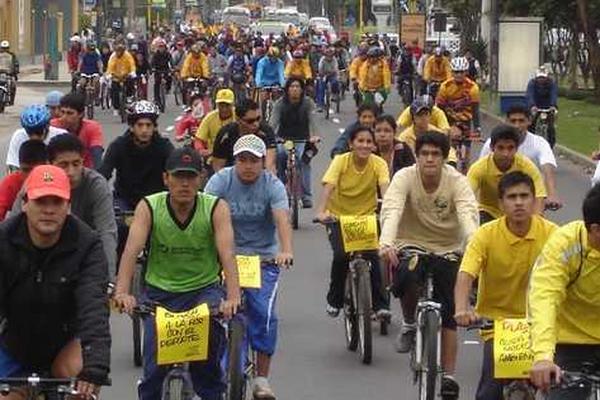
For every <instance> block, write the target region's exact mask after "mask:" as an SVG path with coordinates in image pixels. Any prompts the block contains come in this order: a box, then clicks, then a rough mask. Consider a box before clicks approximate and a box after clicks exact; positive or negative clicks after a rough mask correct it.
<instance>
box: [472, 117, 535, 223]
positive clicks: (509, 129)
mask: <svg viewBox="0 0 600 400" xmlns="http://www.w3.org/2000/svg"><path fill="white" fill-rule="evenodd" d="M490 137H491V141H490V143H491V147H492V153H491V154H489V155H488V156H486V157H484V158H481V159H479V160H478V161H476V162H475V163H474V164H473V165H471V168H469V172H468V173H467V178H468V179H469V183H470V184H471V188H472V189H473V191H474V192H475V194H476V195H477V200H478V202H479V210H480V211H479V216H480V217H479V218H480V220H481V223H482V224H484V223H486V222H489V221H491V220H493V219H496V218H498V217H500V216H502V215H503V213H502V210H501V208H500V204H499V200H500V199H499V197H498V182H499V181H500V178H501V177H502V175H504V174H507V173H509V172H512V171H522V172H524V173H526V174H527V175H529V176H530V177H531V178H532V179H533V182H534V183H535V197H536V212H537V213H540V214H541V213H542V212H543V211H544V207H543V203H544V198H545V197H546V188H545V187H544V180H543V179H542V175H541V174H540V171H539V170H538V169H537V167H536V166H535V164H534V163H533V162H532V161H530V160H529V159H528V158H527V157H525V156H524V155H521V154H518V153H517V149H518V148H519V143H520V135H519V130H518V129H517V128H515V127H514V126H512V125H506V124H501V125H498V126H497V127H495V128H494V129H493V130H492V133H491V135H490Z"/></svg>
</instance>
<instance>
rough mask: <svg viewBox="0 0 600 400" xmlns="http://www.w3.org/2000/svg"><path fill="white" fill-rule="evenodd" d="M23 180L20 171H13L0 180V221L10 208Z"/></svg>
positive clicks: (23, 177)
mask: <svg viewBox="0 0 600 400" xmlns="http://www.w3.org/2000/svg"><path fill="white" fill-rule="evenodd" d="M24 182H25V176H24V175H23V173H22V172H21V171H16V172H13V173H12V174H9V175H7V176H5V177H4V179H2V181H0V221H2V220H4V218H6V213H8V212H9V211H10V210H11V209H12V206H13V203H14V202H15V200H16V199H17V195H18V194H19V192H20V191H21V187H22V186H23V183H24Z"/></svg>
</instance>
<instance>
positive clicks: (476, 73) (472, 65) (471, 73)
mask: <svg viewBox="0 0 600 400" xmlns="http://www.w3.org/2000/svg"><path fill="white" fill-rule="evenodd" d="M465 58H466V59H467V61H468V62H469V68H468V69H467V77H468V78H469V79H470V80H472V81H473V82H477V79H478V78H479V77H480V76H481V64H479V61H477V59H476V58H475V57H474V56H473V52H472V51H471V50H467V51H465Z"/></svg>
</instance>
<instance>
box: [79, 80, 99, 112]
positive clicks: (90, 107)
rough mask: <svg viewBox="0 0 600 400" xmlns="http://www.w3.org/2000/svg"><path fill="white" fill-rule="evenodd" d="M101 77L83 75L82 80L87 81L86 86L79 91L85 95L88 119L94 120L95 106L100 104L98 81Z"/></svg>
mask: <svg viewBox="0 0 600 400" xmlns="http://www.w3.org/2000/svg"><path fill="white" fill-rule="evenodd" d="M99 76H100V74H91V75H88V74H81V78H82V79H84V80H85V84H84V85H83V87H79V88H78V89H79V90H80V91H83V92H84V94H85V110H86V115H87V118H88V119H94V106H95V105H96V104H97V103H98V94H97V89H96V80H97V79H98V77H99Z"/></svg>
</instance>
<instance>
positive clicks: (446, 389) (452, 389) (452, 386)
mask: <svg viewBox="0 0 600 400" xmlns="http://www.w3.org/2000/svg"><path fill="white" fill-rule="evenodd" d="M459 392H460V387H459V386H458V382H456V380H455V379H454V377H453V376H451V375H444V376H443V377H442V390H441V394H442V399H443V400H456V399H458V395H459Z"/></svg>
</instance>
